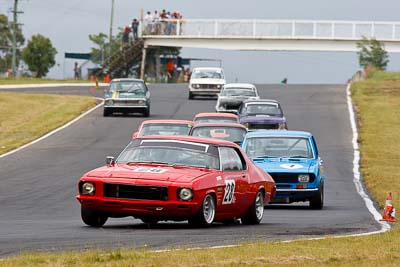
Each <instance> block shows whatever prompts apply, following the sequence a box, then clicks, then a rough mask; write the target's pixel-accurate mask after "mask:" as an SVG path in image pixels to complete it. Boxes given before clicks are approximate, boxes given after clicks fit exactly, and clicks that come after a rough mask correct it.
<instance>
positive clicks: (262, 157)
mask: <svg viewBox="0 0 400 267" xmlns="http://www.w3.org/2000/svg"><path fill="white" fill-rule="evenodd" d="M268 158H276V157H274V156H270V155H265V156H258V157H255V159H268Z"/></svg>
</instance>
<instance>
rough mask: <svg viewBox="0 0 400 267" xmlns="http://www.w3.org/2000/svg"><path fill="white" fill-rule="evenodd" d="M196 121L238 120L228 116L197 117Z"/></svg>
mask: <svg viewBox="0 0 400 267" xmlns="http://www.w3.org/2000/svg"><path fill="white" fill-rule="evenodd" d="M195 121H196V123H207V122H227V123H232V122H233V123H235V122H237V120H236V119H235V118H227V117H201V118H197V119H196V120H195Z"/></svg>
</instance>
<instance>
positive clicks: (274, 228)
mask: <svg viewBox="0 0 400 267" xmlns="http://www.w3.org/2000/svg"><path fill="white" fill-rule="evenodd" d="M257 87H258V90H259V92H260V94H261V97H262V98H273V99H277V100H279V101H280V102H281V104H282V106H283V109H284V112H285V114H286V117H287V120H288V127H289V129H296V130H306V131H311V132H312V133H313V134H314V135H315V136H316V139H317V143H318V145H319V150H320V154H321V156H322V158H323V160H324V163H325V171H326V181H325V207H324V209H323V210H320V211H318V210H310V209H308V206H307V205H306V204H298V205H276V206H271V207H268V208H267V209H266V210H265V214H264V219H263V221H262V224H261V225H257V226H245V225H229V226H224V225H222V224H221V225H219V224H215V225H214V226H213V227H210V228H207V229H199V228H198V229H196V228H190V227H189V226H188V225H187V224H186V223H185V222H182V223H173V222H161V223H159V224H158V225H157V226H154V227H153V228H148V226H147V225H145V224H143V223H141V221H140V220H134V219H133V218H123V219H109V220H108V222H107V223H106V224H105V226H104V227H103V228H99V229H95V228H90V227H87V226H85V225H84V224H83V222H82V221H81V218H80V205H79V203H78V201H77V200H76V199H75V196H76V194H77V185H76V184H77V181H78V179H79V178H80V177H81V176H82V175H83V174H84V173H85V172H87V171H89V170H91V169H93V168H96V167H98V166H100V165H104V163H105V159H106V156H109V155H111V156H117V155H118V152H119V151H121V149H122V148H123V147H124V146H125V145H126V144H127V143H128V142H129V140H130V138H131V136H132V133H133V132H134V131H135V130H136V129H137V127H138V126H139V124H140V122H142V121H143V120H144V118H142V117H140V116H129V117H123V116H115V117H107V118H104V117H103V116H102V111H103V110H102V108H99V109H97V110H95V111H94V112H92V113H90V114H89V115H87V116H86V117H84V118H83V119H81V120H79V121H78V122H76V123H74V124H73V125H71V126H70V127H68V128H66V129H64V130H62V131H60V132H58V133H56V134H54V135H52V136H50V137H49V138H46V139H44V140H42V141H40V142H38V143H36V144H34V145H32V146H30V147H27V148H26V149H23V150H21V151H19V152H17V153H14V154H12V155H9V156H7V157H4V158H0V257H4V256H8V255H13V254H18V253H20V252H22V251H26V250H35V251H36V250H39V251H42V250H45V251H49V250H50V251H53V250H56V251H58V250H66V249H83V248H88V247H93V248H117V247H145V246H146V247H149V248H151V249H164V248H175V247H203V246H216V245H230V244H238V243H240V242H242V241H248V240H266V241H270V240H288V239H295V238H305V237H316V236H324V235H333V234H347V233H362V232H367V231H373V230H378V229H379V226H378V224H377V223H376V222H375V221H374V220H373V217H372V215H370V213H369V212H368V210H367V209H366V207H365V204H364V202H363V200H362V199H361V197H360V196H359V195H358V194H357V192H356V189H355V186H354V184H353V181H352V180H353V175H352V168H353V166H352V160H353V149H352V146H351V135H352V133H351V129H350V121H349V115H348V110H347V103H346V92H345V86H344V85H258V86H257ZM150 90H151V94H152V95H151V101H152V103H151V116H150V119H171V118H174V119H189V120H191V119H192V118H193V116H194V115H195V114H196V113H198V112H204V111H214V106H215V103H216V100H215V99H196V100H190V101H189V100H188V99H187V91H186V85H173V84H170V85H150ZM0 91H4V90H0ZM12 91H35V92H41V93H59V94H82V95H89V94H90V93H89V88H88V87H82V88H81V87H73V88H65V87H64V88H53V89H51V88H40V89H12ZM95 94H96V95H97V96H102V90H97V91H96V93H95Z"/></svg>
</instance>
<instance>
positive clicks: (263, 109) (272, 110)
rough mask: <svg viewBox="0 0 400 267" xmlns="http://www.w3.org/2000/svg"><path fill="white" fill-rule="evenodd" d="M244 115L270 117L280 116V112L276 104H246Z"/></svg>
mask: <svg viewBox="0 0 400 267" xmlns="http://www.w3.org/2000/svg"><path fill="white" fill-rule="evenodd" d="M245 113H246V114H248V115H251V114H254V115H257V114H263V115H271V116H282V110H281V109H280V108H279V106H278V104H274V103H272V104H248V105H247V106H246V108H245Z"/></svg>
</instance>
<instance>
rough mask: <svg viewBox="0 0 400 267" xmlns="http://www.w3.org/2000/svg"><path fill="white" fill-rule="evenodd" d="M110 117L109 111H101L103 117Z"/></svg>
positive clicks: (105, 109)
mask: <svg viewBox="0 0 400 267" xmlns="http://www.w3.org/2000/svg"><path fill="white" fill-rule="evenodd" d="M110 115H111V111H110V110H109V109H108V108H104V109H103V116H104V117H108V116H110Z"/></svg>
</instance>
